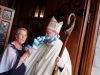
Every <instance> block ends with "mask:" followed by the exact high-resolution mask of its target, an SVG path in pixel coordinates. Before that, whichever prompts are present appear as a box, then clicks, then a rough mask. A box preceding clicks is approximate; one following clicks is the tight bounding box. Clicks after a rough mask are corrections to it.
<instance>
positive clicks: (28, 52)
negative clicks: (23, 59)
mask: <svg viewBox="0 0 100 75" xmlns="http://www.w3.org/2000/svg"><path fill="white" fill-rule="evenodd" d="M33 52H34V49H33V48H29V49H28V50H27V51H26V53H27V54H28V55H30V54H32V53H33Z"/></svg>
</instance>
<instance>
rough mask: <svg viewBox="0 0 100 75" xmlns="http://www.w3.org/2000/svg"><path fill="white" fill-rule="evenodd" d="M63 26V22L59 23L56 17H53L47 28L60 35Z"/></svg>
mask: <svg viewBox="0 0 100 75" xmlns="http://www.w3.org/2000/svg"><path fill="white" fill-rule="evenodd" d="M62 25H63V21H61V22H59V23H58V22H57V20H56V19H55V17H54V16H53V17H52V18H51V20H50V22H49V24H48V26H47V29H51V30H53V31H55V32H57V33H58V34H59V32H60V30H61V27H62Z"/></svg>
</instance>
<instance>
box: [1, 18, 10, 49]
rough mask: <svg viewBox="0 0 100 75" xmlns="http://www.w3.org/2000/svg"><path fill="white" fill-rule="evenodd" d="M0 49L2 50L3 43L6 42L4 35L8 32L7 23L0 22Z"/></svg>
mask: <svg viewBox="0 0 100 75" xmlns="http://www.w3.org/2000/svg"><path fill="white" fill-rule="evenodd" d="M0 22H1V23H0V49H2V48H3V46H4V43H5V41H6V35H7V32H8V28H9V24H10V23H9V22H7V21H3V20H2V21H0Z"/></svg>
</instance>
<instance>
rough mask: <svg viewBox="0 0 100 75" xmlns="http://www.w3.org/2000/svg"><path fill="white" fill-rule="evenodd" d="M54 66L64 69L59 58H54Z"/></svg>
mask: <svg viewBox="0 0 100 75" xmlns="http://www.w3.org/2000/svg"><path fill="white" fill-rule="evenodd" d="M55 64H56V65H57V66H58V67H60V68H64V62H63V60H62V59H61V58H60V57H57V58H56V61H55Z"/></svg>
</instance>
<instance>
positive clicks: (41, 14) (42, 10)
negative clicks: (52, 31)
mask: <svg viewBox="0 0 100 75" xmlns="http://www.w3.org/2000/svg"><path fill="white" fill-rule="evenodd" d="M44 11H45V8H44V6H43V7H42V9H41V12H40V18H43V17H44Z"/></svg>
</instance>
